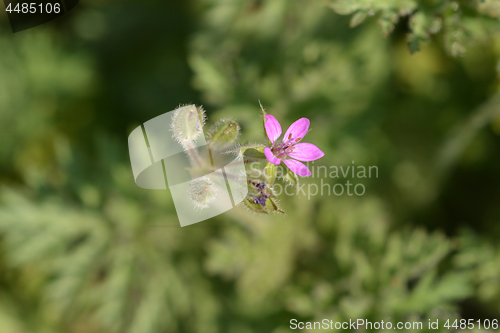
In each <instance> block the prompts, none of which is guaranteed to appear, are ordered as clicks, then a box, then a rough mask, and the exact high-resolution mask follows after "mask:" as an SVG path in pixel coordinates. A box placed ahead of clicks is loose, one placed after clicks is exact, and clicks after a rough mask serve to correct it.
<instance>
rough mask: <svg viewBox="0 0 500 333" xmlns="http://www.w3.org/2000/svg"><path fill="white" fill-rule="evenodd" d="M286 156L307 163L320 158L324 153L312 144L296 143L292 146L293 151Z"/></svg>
mask: <svg viewBox="0 0 500 333" xmlns="http://www.w3.org/2000/svg"><path fill="white" fill-rule="evenodd" d="M288 156H290V157H293V158H295V159H297V160H299V161H304V162H307V161H314V160H317V159H318V158H322V157H323V156H325V153H323V152H322V151H321V150H320V149H319V148H318V147H316V146H315V145H313V144H312V143H298V144H296V145H294V146H293V151H292V152H291V153H290V154H288Z"/></svg>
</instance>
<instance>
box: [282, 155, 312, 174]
mask: <svg viewBox="0 0 500 333" xmlns="http://www.w3.org/2000/svg"><path fill="white" fill-rule="evenodd" d="M283 163H285V164H286V166H287V167H289V168H290V170H292V171H293V172H294V173H296V174H297V175H299V176H301V177H309V176H310V175H311V170H309V168H308V167H307V166H306V165H305V164H304V163H301V162H299V161H296V160H292V159H288V160H283Z"/></svg>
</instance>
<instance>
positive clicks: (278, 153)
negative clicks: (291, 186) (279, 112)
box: [264, 115, 325, 177]
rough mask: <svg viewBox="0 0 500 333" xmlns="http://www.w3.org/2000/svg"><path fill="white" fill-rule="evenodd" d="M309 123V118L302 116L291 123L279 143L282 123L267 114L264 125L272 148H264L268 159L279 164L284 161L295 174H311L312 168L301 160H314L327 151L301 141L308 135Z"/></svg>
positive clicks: (305, 175)
mask: <svg viewBox="0 0 500 333" xmlns="http://www.w3.org/2000/svg"><path fill="white" fill-rule="evenodd" d="M309 124H310V121H309V119H307V118H300V119H299V120H297V121H296V122H294V123H293V124H292V125H290V127H289V128H288V130H287V131H286V133H285V136H284V137H283V139H282V140H281V143H279V144H278V142H277V140H278V138H279V137H280V135H281V125H280V123H279V122H278V121H277V120H276V118H274V116H271V115H266V122H265V123H264V126H265V128H266V133H267V137H268V138H269V140H270V141H271V148H269V147H266V148H264V154H265V155H266V158H267V160H268V161H269V162H271V163H272V164H275V165H279V164H280V163H281V161H283V163H285V165H286V166H287V167H288V168H290V170H292V171H293V172H294V173H295V174H297V175H299V176H302V177H308V176H310V175H311V170H309V168H308V167H307V166H306V165H305V164H304V163H301V162H299V161H304V162H307V161H314V160H317V159H318V158H321V157H323V156H324V155H325V153H323V152H322V151H321V150H320V149H319V148H318V147H316V146H315V145H313V144H312V143H299V141H300V140H302V138H304V136H305V135H306V133H307V130H308V129H309ZM290 157H291V158H290ZM297 160H299V161H297Z"/></svg>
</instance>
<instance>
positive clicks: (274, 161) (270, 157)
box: [264, 147, 281, 165]
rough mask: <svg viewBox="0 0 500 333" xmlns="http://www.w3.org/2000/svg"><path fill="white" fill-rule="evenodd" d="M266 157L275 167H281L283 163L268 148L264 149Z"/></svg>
mask: <svg viewBox="0 0 500 333" xmlns="http://www.w3.org/2000/svg"><path fill="white" fill-rule="evenodd" d="M264 155H266V158H267V160H268V161H269V162H271V163H272V164H274V165H279V164H280V163H281V160H280V159H279V158H277V157H276V156H274V154H273V152H272V151H271V149H269V148H268V147H266V148H264Z"/></svg>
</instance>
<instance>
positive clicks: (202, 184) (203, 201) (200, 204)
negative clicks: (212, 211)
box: [189, 176, 219, 209]
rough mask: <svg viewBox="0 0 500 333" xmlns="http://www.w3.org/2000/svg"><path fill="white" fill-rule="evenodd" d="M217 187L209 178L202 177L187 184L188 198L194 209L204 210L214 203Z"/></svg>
mask: <svg viewBox="0 0 500 333" xmlns="http://www.w3.org/2000/svg"><path fill="white" fill-rule="evenodd" d="M218 192H219V187H218V186H217V184H215V183H214V182H213V181H212V180H211V179H210V177H208V176H203V177H199V178H195V179H193V180H191V181H190V182H189V198H190V199H191V201H192V202H193V203H194V205H195V207H196V208H199V209H205V208H208V207H209V206H210V204H211V203H212V202H213V201H215V199H216V198H217V194H218Z"/></svg>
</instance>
